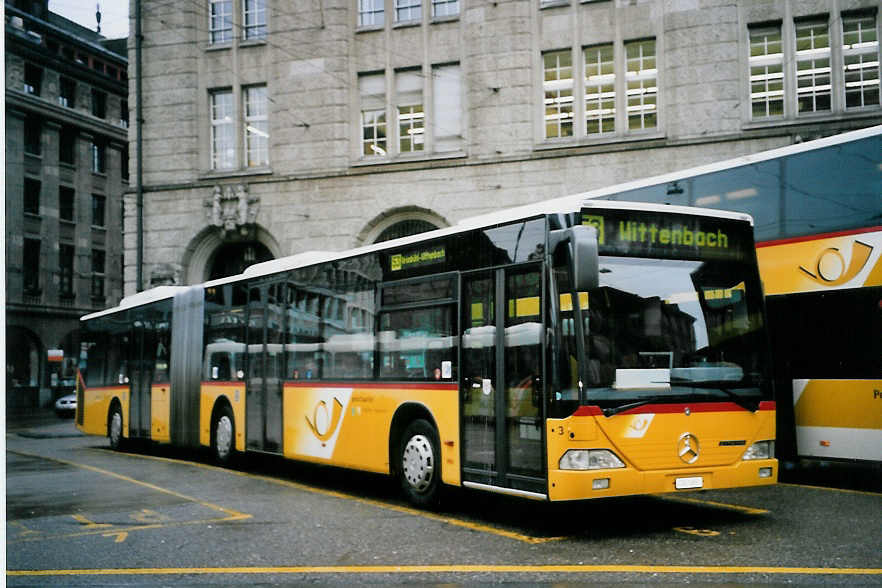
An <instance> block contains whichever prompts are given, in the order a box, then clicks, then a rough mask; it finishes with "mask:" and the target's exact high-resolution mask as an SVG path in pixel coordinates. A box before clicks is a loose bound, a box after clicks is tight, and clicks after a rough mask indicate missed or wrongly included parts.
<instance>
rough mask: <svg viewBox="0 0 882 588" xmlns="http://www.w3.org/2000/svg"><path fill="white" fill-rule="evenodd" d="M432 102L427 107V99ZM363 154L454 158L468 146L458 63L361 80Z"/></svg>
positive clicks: (374, 74) (377, 74) (368, 75)
mask: <svg viewBox="0 0 882 588" xmlns="http://www.w3.org/2000/svg"><path fill="white" fill-rule="evenodd" d="M428 96H431V100H430V101H429V103H428V104H427V103H426V101H427V97H428ZM358 99H359V106H358V110H359V127H358V130H359V132H360V137H359V153H358V156H359V158H360V159H363V160H370V159H378V160H380V159H382V160H389V159H390V158H395V157H397V156H406V155H408V154H414V153H429V154H432V153H437V154H442V153H451V152H457V151H462V150H463V149H464V145H465V138H464V134H465V125H464V119H463V113H464V112H465V108H464V104H463V101H464V99H465V93H464V92H463V80H462V68H461V66H460V64H459V63H442V64H437V65H433V66H432V71H431V74H426V73H424V72H423V70H422V69H421V68H417V67H414V68H407V69H398V70H394V71H393V72H392V73H391V74H390V73H389V72H384V71H381V72H364V73H361V74H359V75H358Z"/></svg>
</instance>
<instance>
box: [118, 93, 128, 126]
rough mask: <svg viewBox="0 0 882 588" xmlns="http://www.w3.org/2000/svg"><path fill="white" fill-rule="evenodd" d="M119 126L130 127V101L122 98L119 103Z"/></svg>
mask: <svg viewBox="0 0 882 588" xmlns="http://www.w3.org/2000/svg"><path fill="white" fill-rule="evenodd" d="M119 126H121V127H122V128H124V129H127V128H129V102H128V101H127V100H121V101H120V103H119Z"/></svg>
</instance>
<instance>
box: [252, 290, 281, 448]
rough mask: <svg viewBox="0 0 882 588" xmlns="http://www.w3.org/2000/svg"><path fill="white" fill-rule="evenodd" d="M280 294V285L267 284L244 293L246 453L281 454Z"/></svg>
mask: <svg viewBox="0 0 882 588" xmlns="http://www.w3.org/2000/svg"><path fill="white" fill-rule="evenodd" d="M283 290H284V283H283V282H268V283H263V284H259V285H254V286H252V287H251V288H250V289H249V293H248V335H247V339H246V345H247V349H248V359H247V368H246V374H247V375H246V380H245V422H246V426H245V442H246V447H247V448H248V449H253V450H258V451H268V452H272V453H281V451H282V383H283V377H282V376H283V368H284V363H285V354H284V348H285V345H284V342H285V340H284V337H285V325H284V318H285V313H284V308H283V302H284V292H283Z"/></svg>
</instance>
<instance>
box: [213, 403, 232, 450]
mask: <svg viewBox="0 0 882 588" xmlns="http://www.w3.org/2000/svg"><path fill="white" fill-rule="evenodd" d="M211 453H212V456H213V457H214V460H215V461H216V462H217V463H219V464H221V465H229V464H231V463H232V461H233V458H234V457H235V453H236V421H235V420H234V418H233V411H232V410H230V407H229V405H227V404H224V405H223V406H220V407H219V408H218V409H217V410H216V411H215V412H214V418H213V419H212V423H211Z"/></svg>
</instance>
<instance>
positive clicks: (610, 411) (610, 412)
mask: <svg viewBox="0 0 882 588" xmlns="http://www.w3.org/2000/svg"><path fill="white" fill-rule="evenodd" d="M650 402H658V398H647V399H645V400H638V401H637V402H629V403H628V404H622V405H620V406H613V407H611V408H601V409H600V410H601V411H603V416H605V417H611V416H614V415H617V414H619V413H620V412H624V411H626V410H630V409H632V408H637V407H638V406H644V405H646V404H649V403H650Z"/></svg>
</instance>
